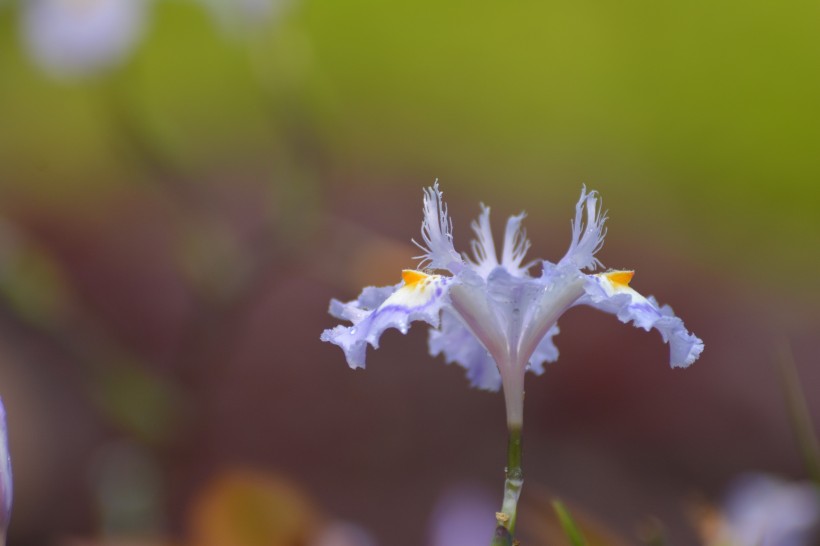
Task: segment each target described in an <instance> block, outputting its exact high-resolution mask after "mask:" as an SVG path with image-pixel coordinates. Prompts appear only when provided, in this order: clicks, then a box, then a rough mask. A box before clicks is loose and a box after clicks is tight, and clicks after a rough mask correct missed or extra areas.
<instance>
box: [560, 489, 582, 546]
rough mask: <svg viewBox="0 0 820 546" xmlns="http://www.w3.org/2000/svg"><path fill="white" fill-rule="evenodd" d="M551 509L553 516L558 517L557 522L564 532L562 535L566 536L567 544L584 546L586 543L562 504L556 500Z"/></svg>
mask: <svg viewBox="0 0 820 546" xmlns="http://www.w3.org/2000/svg"><path fill="white" fill-rule="evenodd" d="M552 508H553V509H554V510H555V515H557V516H558V521H559V523H560V524H561V528H562V529H563V530H564V534H566V535H567V539H569V543H570V544H571V545H572V546H586V544H587V541H586V539H584V535H582V534H581V530H580V529H578V525H576V523H575V520H573V519H572V516H571V515H570V514H569V510H567V508H566V507H565V506H564V503H562V502H561V501H560V500H558V499H556V500H554V501H552Z"/></svg>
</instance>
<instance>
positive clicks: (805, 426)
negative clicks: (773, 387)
mask: <svg viewBox="0 0 820 546" xmlns="http://www.w3.org/2000/svg"><path fill="white" fill-rule="evenodd" d="M776 361H777V365H778V368H779V371H780V381H781V384H782V386H783V396H784V397H785V399H786V406H787V407H788V410H789V419H790V420H791V423H792V429H793V430H794V435H795V439H796V440H797V447H798V449H799V450H800V454H801V455H802V456H803V461H804V462H805V464H806V471H807V472H808V473H809V476H810V477H811V479H812V480H813V481H814V483H816V484H817V485H820V443H818V441H817V435H816V433H815V429H814V423H813V422H812V419H811V413H810V412H809V408H808V405H807V404H806V397H805V396H804V394H803V389H802V388H801V387H800V377H799V376H798V375H797V366H796V365H795V363H794V355H793V354H792V350H791V345H789V343H788V342H786V341H784V342H782V343H781V344H780V350H779V351H778V355H777V357H776Z"/></svg>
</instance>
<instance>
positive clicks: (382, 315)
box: [320, 269, 451, 368]
mask: <svg viewBox="0 0 820 546" xmlns="http://www.w3.org/2000/svg"><path fill="white" fill-rule="evenodd" d="M402 279H403V280H402V282H400V283H399V284H397V285H395V286H392V287H391V286H388V287H383V288H374V287H368V288H365V289H364V290H363V291H362V293H361V295H360V296H359V298H358V299H356V300H354V301H350V302H347V303H342V302H340V301H338V300H332V301H331V302H330V314H331V315H333V316H335V317H337V318H341V319H344V320H349V321H350V322H352V323H353V325H352V326H341V325H340V326H336V327H335V328H331V329H328V330H325V331H324V332H322V335H321V338H320V339H321V340H322V341H329V342H330V343H334V344H336V345H338V346H339V347H341V348H342V350H344V352H345V357H346V358H347V363H348V365H349V366H350V367H351V368H364V365H365V350H366V348H367V344H368V343H369V344H370V345H371V346H372V347H373V348H376V349H377V348H378V347H379V338H380V337H381V335H382V332H384V331H385V330H386V329H387V328H396V329H397V330H399V331H401V333H403V334H405V333H407V330H408V329H409V328H410V323H411V322H413V321H416V320H422V321H424V322H427V323H428V324H431V325H433V326H434V327H435V326H438V324H439V313H440V311H441V307H442V305H443V304H444V303H445V302H446V299H447V297H446V296H447V292H448V289H449V285H450V280H451V279H450V278H449V277H444V276H441V275H427V274H425V273H422V272H421V271H414V270H410V269H406V270H404V271H403V272H402Z"/></svg>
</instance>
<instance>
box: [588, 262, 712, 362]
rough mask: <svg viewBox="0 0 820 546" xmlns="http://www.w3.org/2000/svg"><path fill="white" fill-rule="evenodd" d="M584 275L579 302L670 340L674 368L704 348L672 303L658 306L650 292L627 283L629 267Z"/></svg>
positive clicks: (695, 355)
mask: <svg viewBox="0 0 820 546" xmlns="http://www.w3.org/2000/svg"><path fill="white" fill-rule="evenodd" d="M586 278H587V281H586V283H585V284H584V291H585V292H586V294H585V295H584V297H582V298H581V299H580V300H579V301H578V303H579V304H585V305H590V306H592V307H595V308H596V309H599V310H601V311H604V312H606V313H611V314H613V315H616V316H617V317H618V320H620V321H621V322H624V323H629V322H631V323H632V324H633V325H634V326H636V327H637V328H643V329H644V330H646V331H649V330H650V329H653V328H654V329H655V330H657V331H658V332H660V334H661V337H663V341H664V343H669V349H670V351H669V352H670V355H669V362H670V364H671V365H672V367H673V368H685V367H687V366H689V365H690V364H692V363H693V362H694V361H695V360H697V358H698V357H699V356H700V354H701V353H702V352H703V341H702V340H701V339H700V338H699V337H697V336H695V335H694V334H692V333H690V332H689V331H688V330H687V329H686V326H684V324H683V321H682V320H681V319H680V318H678V317H676V316H675V314H674V312H673V311H672V308H671V307H669V306H668V305H663V306H661V305H659V304H658V302H657V301H656V300H655V298H653V297H652V296H650V297H648V298H647V297H644V296H642V295H641V294H639V293H638V292H636V291H635V290H633V289H632V288H630V287H629V286H628V282H629V279H631V278H632V272H631V271H611V272H608V273H601V274H598V275H586Z"/></svg>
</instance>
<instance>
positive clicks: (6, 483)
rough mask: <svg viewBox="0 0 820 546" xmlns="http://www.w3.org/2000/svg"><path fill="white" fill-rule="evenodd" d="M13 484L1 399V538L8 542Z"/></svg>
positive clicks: (4, 410)
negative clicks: (7, 534)
mask: <svg viewBox="0 0 820 546" xmlns="http://www.w3.org/2000/svg"><path fill="white" fill-rule="evenodd" d="M12 494H13V486H12V479H11V455H10V454H9V440H8V430H7V429H6V408H5V406H4V405H3V400H2V399H0V511H1V512H0V518H2V520H0V525H1V526H2V529H0V540H2V544H5V543H6V533H7V532H8V529H9V521H10V518H11V499H12Z"/></svg>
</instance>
